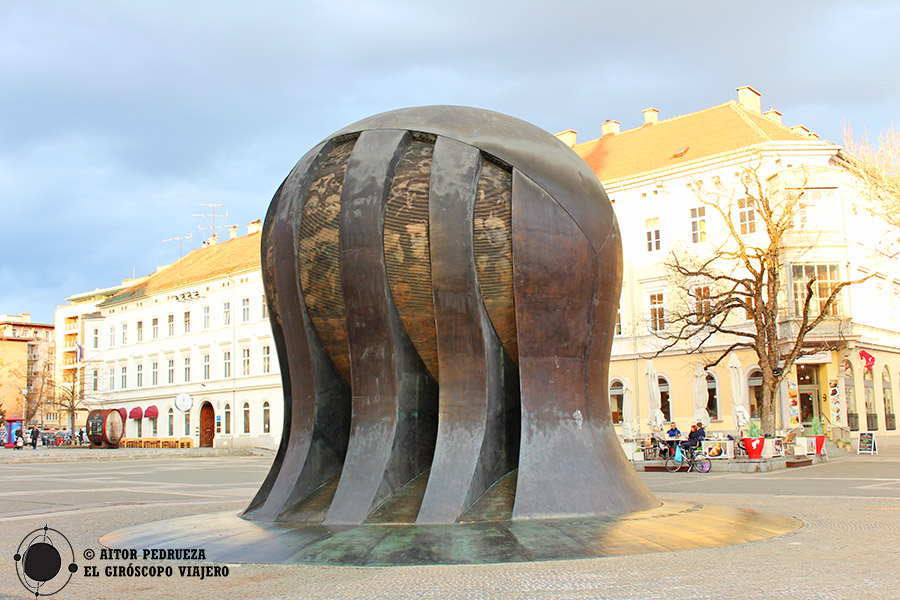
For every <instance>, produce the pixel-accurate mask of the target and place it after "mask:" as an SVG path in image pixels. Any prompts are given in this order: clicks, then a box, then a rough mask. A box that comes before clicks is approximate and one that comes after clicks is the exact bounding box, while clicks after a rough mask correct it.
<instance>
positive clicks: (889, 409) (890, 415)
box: [881, 367, 897, 429]
mask: <svg viewBox="0 0 900 600" xmlns="http://www.w3.org/2000/svg"><path fill="white" fill-rule="evenodd" d="M881 388H882V391H883V393H884V426H885V428H886V429H896V428H897V421H896V417H895V416H894V394H893V392H892V391H891V372H890V371H888V368H887V367H885V368H884V370H883V371H882V372H881Z"/></svg>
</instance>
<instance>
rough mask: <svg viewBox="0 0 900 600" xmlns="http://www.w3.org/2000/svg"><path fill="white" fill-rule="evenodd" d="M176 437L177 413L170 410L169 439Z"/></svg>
mask: <svg viewBox="0 0 900 600" xmlns="http://www.w3.org/2000/svg"><path fill="white" fill-rule="evenodd" d="M173 435H175V411H173V410H172V409H171V407H170V408H169V437H172V436H173Z"/></svg>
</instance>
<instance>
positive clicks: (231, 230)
mask: <svg viewBox="0 0 900 600" xmlns="http://www.w3.org/2000/svg"><path fill="white" fill-rule="evenodd" d="M237 230H238V226H237V225H231V226H230V227H229V228H228V239H229V240H233V239H235V238H236V237H237Z"/></svg>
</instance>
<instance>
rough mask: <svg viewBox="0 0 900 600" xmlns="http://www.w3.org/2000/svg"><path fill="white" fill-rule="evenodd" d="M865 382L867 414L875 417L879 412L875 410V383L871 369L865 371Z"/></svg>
mask: <svg viewBox="0 0 900 600" xmlns="http://www.w3.org/2000/svg"><path fill="white" fill-rule="evenodd" d="M863 381H864V382H865V383H864V387H865V397H866V414H870V415H874V414H875V413H876V412H877V411H876V410H875V381H874V377H872V371H871V370H870V369H864V370H863Z"/></svg>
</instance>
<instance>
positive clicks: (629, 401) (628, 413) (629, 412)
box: [622, 377, 637, 439]
mask: <svg viewBox="0 0 900 600" xmlns="http://www.w3.org/2000/svg"><path fill="white" fill-rule="evenodd" d="M636 434H637V429H636V428H635V426H634V398H633V397H632V393H631V380H630V379H628V378H627V377H626V378H625V381H624V382H623V384H622V437H624V438H625V439H630V438H634V437H635V436H636Z"/></svg>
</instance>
